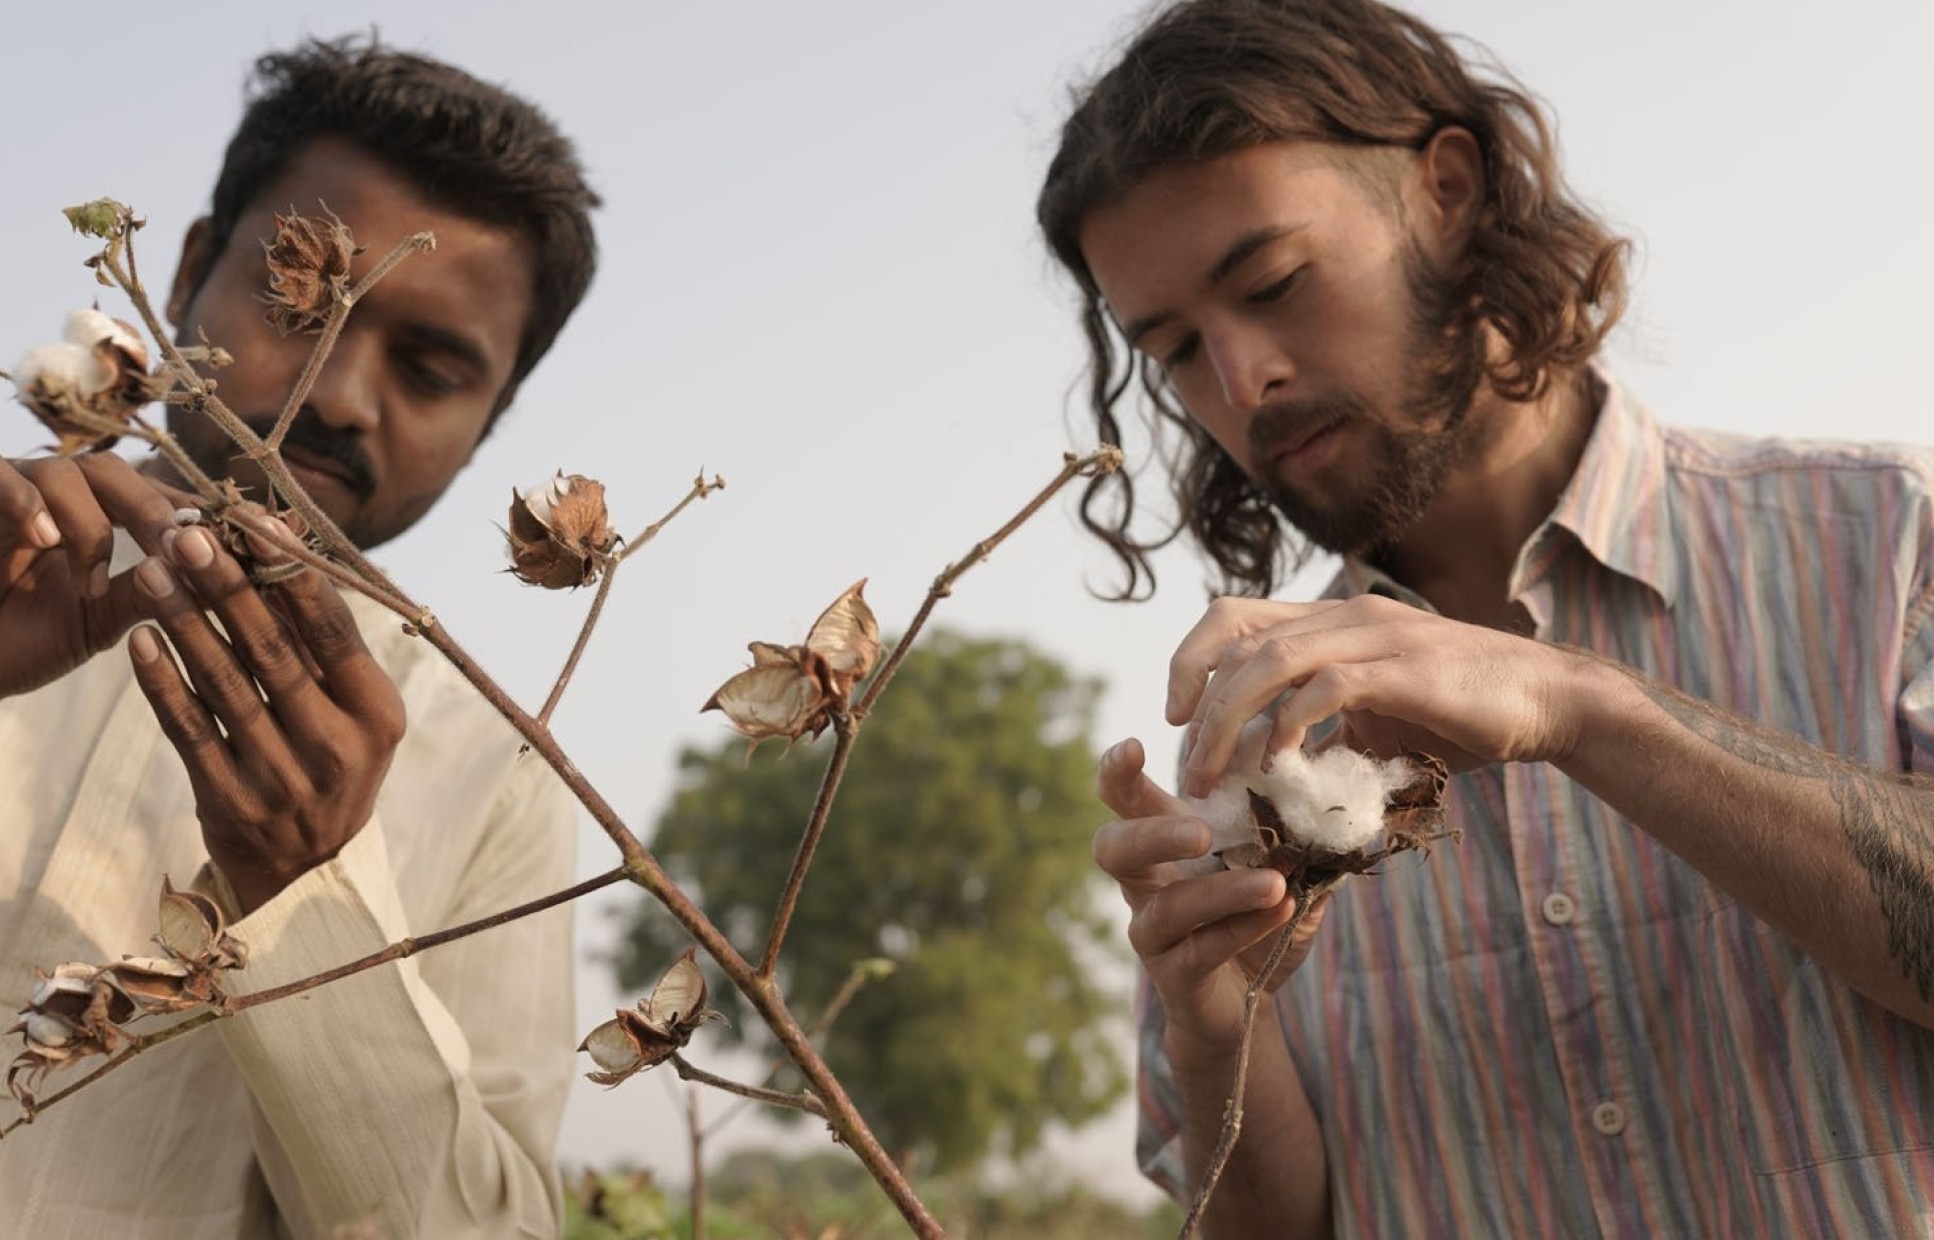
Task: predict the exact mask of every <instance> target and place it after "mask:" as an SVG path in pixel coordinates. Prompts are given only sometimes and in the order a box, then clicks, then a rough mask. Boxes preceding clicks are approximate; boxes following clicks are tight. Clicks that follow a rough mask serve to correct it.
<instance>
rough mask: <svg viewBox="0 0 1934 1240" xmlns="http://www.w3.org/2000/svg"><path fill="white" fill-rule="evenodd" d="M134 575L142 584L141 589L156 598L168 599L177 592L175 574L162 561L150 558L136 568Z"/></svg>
mask: <svg viewBox="0 0 1934 1240" xmlns="http://www.w3.org/2000/svg"><path fill="white" fill-rule="evenodd" d="M134 575H135V577H136V579H138V580H139V581H140V582H141V588H142V589H144V590H146V591H147V592H148V593H149V594H151V595H153V596H154V597H155V598H167V597H168V596H169V595H170V594H173V593H174V592H175V577H174V574H173V573H171V572H169V571H168V566H167V565H166V564H163V563H162V562H161V561H160V560H157V559H155V558H154V557H153V556H149V557H148V558H147V559H145V560H143V561H141V563H140V564H138V565H136V566H135V570H134Z"/></svg>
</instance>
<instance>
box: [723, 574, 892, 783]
mask: <svg viewBox="0 0 1934 1240" xmlns="http://www.w3.org/2000/svg"><path fill="white" fill-rule="evenodd" d="M865 589H866V579H865V578H861V579H860V580H859V581H856V582H854V583H853V584H852V585H850V586H848V587H847V588H846V590H845V592H844V593H842V594H841V595H840V596H839V597H838V598H837V599H834V600H833V603H832V605H831V606H830V607H828V608H827V609H826V610H825V611H823V612H821V613H820V616H819V619H818V620H815V621H814V622H813V627H812V629H811V631H810V632H808V633H807V634H806V642H805V644H804V645H801V646H777V645H774V644H772V643H771V642H753V643H752V644H751V645H750V646H748V647H747V649H749V650H750V651H751V652H752V666H751V667H750V668H748V669H746V670H745V671H743V672H740V673H739V674H738V675H736V676H734V677H732V679H730V680H728V681H726V682H725V683H724V684H723V685H721V686H719V690H718V692H716V693H714V694H713V695H712V696H711V697H710V698H709V699H707V700H706V703H705V705H704V706H703V707H701V708H700V710H701V711H707V710H718V711H723V712H725V717H726V719H728V720H729V721H731V724H732V726H733V727H734V728H736V729H737V730H738V731H739V733H740V735H742V736H746V737H748V738H750V739H751V741H752V743H753V746H754V747H757V745H758V743H759V742H760V741H762V740H766V739H769V738H771V737H775V736H783V737H785V738H786V739H787V740H788V742H791V741H796V740H798V739H799V738H800V737H801V736H806V735H811V736H813V737H814V738H817V737H818V736H819V734H820V733H821V732H822V731H824V730H825V728H826V725H827V724H828V723H829V722H831V719H832V712H833V711H834V710H844V709H846V707H847V705H848V704H849V702H850V700H851V698H852V694H853V688H854V686H855V685H857V684H858V683H859V682H860V681H862V680H864V679H866V677H867V676H869V675H871V674H872V671H873V665H874V664H875V663H876V662H878V661H879V657H880V624H879V621H878V620H876V619H875V618H874V616H873V609H872V608H871V607H869V606H867V604H866V599H865V597H864V595H863V591H864V590H865Z"/></svg>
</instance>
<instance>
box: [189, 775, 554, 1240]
mask: <svg viewBox="0 0 1934 1240" xmlns="http://www.w3.org/2000/svg"><path fill="white" fill-rule="evenodd" d="M475 838H477V839H478V840H479V843H478V846H477V848H476V852H475V855H473V856H472V857H470V858H469V859H468V860H467V862H466V863H465V865H464V867H463V869H462V872H461V874H460V875H459V879H458V882H457V883H456V890H455V895H454V897H453V899H452V902H451V907H450V909H449V912H448V915H447V919H446V920H444V921H443V922H442V924H440V925H435V926H412V925H410V924H408V919H407V917H406V916H405V913H404V905H403V902H402V900H401V898H400V897H399V894H398V889H397V881H396V875H395V873H394V871H393V870H392V867H391V865H390V861H389V855H388V850H387V848H386V845H385V838H384V829H383V824H382V823H381V821H379V820H374V819H373V820H372V821H371V822H370V823H369V824H368V825H367V826H365V827H364V829H363V830H362V831H361V832H359V833H358V834H357V836H356V837H355V838H354V839H353V840H351V841H350V843H349V844H348V846H346V847H345V848H344V849H343V850H342V852H341V853H340V854H339V855H338V856H337V857H336V858H335V859H333V860H332V861H330V862H329V863H327V864H325V865H323V866H320V867H318V868H316V869H314V870H312V871H310V872H309V873H308V874H306V875H304V876H303V877H302V878H301V879H299V880H297V881H296V882H295V883H293V884H291V885H290V886H289V887H288V888H287V889H286V890H285V891H283V892H282V893H281V894H280V895H278V896H277V897H276V898H275V899H274V900H271V901H270V902H269V903H268V904H266V905H264V906H263V907H262V908H260V909H258V910H257V911H256V912H255V913H254V914H252V915H251V916H249V917H248V918H246V919H245V920H243V921H242V922H240V923H238V924H237V925H236V926H235V927H233V933H234V934H235V935H236V937H238V938H240V939H241V940H242V941H243V942H244V943H246V944H247V945H248V948H249V952H250V961H249V966H248V967H247V968H246V969H243V970H239V971H237V972H235V973H233V974H229V975H227V977H228V979H229V989H230V991H231V992H232V993H237V994H244V993H249V992H252V991H258V990H265V989H268V988H270V987H273V986H277V985H281V984H283V983H285V982H289V981H293V980H296V979H299V978H303V977H308V976H312V975H314V974H316V973H319V972H321V971H323V970H325V969H328V968H331V967H334V966H336V965H339V964H342V963H345V962H347V961H351V960H355V959H358V958H360V957H363V956H366V955H369V954H372V953H374V952H378V951H381V950H382V949H383V948H385V947H387V946H388V945H389V944H391V943H394V942H397V941H399V940H402V939H404V938H407V937H409V936H411V935H413V934H423V933H427V932H431V931H435V930H440V929H445V928H448V927H449V926H454V925H459V924H462V923H464V922H467V921H471V920H475V919H477V918H480V917H485V916H488V915H490V914H492V913H496V912H501V911H503V910H505V909H509V908H512V907H515V906H516V905H518V904H520V903H524V902H526V901H529V900H531V899H534V898H536V897H538V896H541V895H545V894H548V893H550V892H553V891H558V890H561V889H563V888H564V887H566V886H568V885H569V884H570V882H571V880H572V872H573V868H574V858H573V852H574V847H575V845H574V841H575V814H574V811H573V809H572V803H571V801H570V800H569V798H568V796H567V795H566V793H565V791H564V789H563V787H562V785H561V784H559V783H558V782H557V781H556V780H555V778H554V777H553V776H552V775H551V772H550V770H549V769H548V768H547V767H545V766H543V765H542V764H541V763H535V762H533V763H529V764H526V765H521V766H520V767H519V768H518V769H516V770H515V771H514V772H513V773H512V775H511V776H510V778H509V779H508V780H507V782H506V786H505V789H504V791H503V793H502V795H500V796H499V797H498V798H497V801H496V804H495V807H494V810H493V812H492V813H491V815H490V821H489V822H488V823H487V824H486V827H485V829H484V830H483V831H482V832H481V833H480V835H479V836H477V837H475ZM571 933H572V932H571V912H570V907H569V906H568V905H566V906H563V907H560V908H558V909H553V910H549V911H547V912H545V913H542V914H538V915H536V916H533V917H526V918H523V919H520V920H518V921H515V922H511V923H508V924H506V925H503V926H498V927H494V928H492V929H490V930H486V931H483V932H482V933H479V934H476V935H473V936H470V937H468V938H465V939H461V940H458V941H456V942H454V943H449V944H446V945H443V946H440V947H436V948H433V949H430V950H427V951H425V952H424V953H423V954H422V955H421V956H420V957H412V958H409V959H405V960H402V961H400V962H398V963H396V964H392V965H384V966H381V967H378V968H375V969H370V970H366V971H364V972H361V973H357V974H355V975H353V976H351V977H348V978H344V979H342V980H340V981H337V982H333V983H330V984H328V985H326V986H323V987H321V988H319V989H317V990H314V991H310V992H307V993H305V994H302V995H298V996H296V997H293V998H290V999H285V1000H281V1001H278V1002H275V1003H270V1004H265V1005H263V1006H262V1007H260V1008H255V1009H251V1010H248V1011H246V1012H243V1013H241V1014H240V1015H238V1016H237V1017H236V1018H234V1019H233V1020H226V1021H222V1022H220V1025H219V1028H220V1029H221V1032H222V1036H223V1038H224V1041H225V1042H226V1045H227V1049H228V1052H229V1056H230V1058H231V1059H232V1061H233V1062H234V1064H235V1066H236V1068H237V1070H238V1071H239V1073H240V1074H241V1076H242V1078H243V1079H244V1081H245V1082H246V1084H247V1086H248V1091H249V1094H250V1096H251V1099H252V1104H253V1121H254V1140H255V1149H256V1157H257V1161H258V1164H259V1165H260V1167H261V1170H262V1174H263V1176H264V1178H265V1179H266V1181H267V1183H268V1186H269V1189H270V1191H271V1193H272V1194H273V1196H274V1198H275V1202H276V1208H277V1212H278V1214H279V1216H280V1218H281V1222H282V1226H283V1228H284V1229H286V1231H287V1232H288V1234H290V1235H293V1236H296V1237H301V1238H302V1240H309V1238H311V1237H314V1238H317V1240H326V1238H327V1237H329V1236H330V1235H331V1234H332V1233H333V1232H334V1231H335V1229H336V1228H338V1227H341V1226H344V1225H354V1224H364V1223H367V1224H373V1226H374V1228H375V1230H376V1234H380V1235H383V1236H386V1237H393V1238H401V1237H410V1236H426V1237H428V1236H450V1235H464V1236H481V1237H500V1236H501V1237H512V1236H554V1235H556V1234H557V1232H558V1229H559V1225H560V1224H559V1215H558V1210H559V1204H560V1200H559V1194H558V1186H557V1177H556V1170H555V1164H554V1162H553V1151H554V1147H555V1143H556V1138H557V1130H558V1124H559V1122H560V1120H561V1117H562V1113H563V1109H564V1103H565V1099H566V1096H567V1094H568V1089H569V1083H570V1073H571V1068H572V1062H571V1061H572V1051H571V1047H572V1044H573V1042H574V1040H575V1039H574V1022H575V1014H574V1010H573V1004H572V976H571V971H572V947H571Z"/></svg>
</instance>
